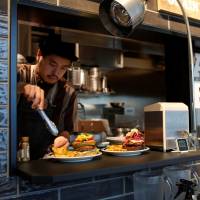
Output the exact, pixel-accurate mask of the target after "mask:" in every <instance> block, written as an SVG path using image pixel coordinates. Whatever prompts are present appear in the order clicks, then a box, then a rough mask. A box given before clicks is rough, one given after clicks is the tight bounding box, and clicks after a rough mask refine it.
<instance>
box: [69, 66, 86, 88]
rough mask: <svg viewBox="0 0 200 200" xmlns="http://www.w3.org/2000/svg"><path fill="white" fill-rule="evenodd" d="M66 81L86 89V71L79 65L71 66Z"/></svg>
mask: <svg viewBox="0 0 200 200" xmlns="http://www.w3.org/2000/svg"><path fill="white" fill-rule="evenodd" d="M67 79H68V81H69V82H71V83H72V85H73V86H74V87H75V88H78V89H83V90H87V89H88V72H87V70H84V69H81V68H80V67H73V68H72V69H71V70H70V71H69V72H68V77H67Z"/></svg>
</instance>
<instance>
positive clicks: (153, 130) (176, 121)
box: [144, 102, 189, 152]
mask: <svg viewBox="0 0 200 200" xmlns="http://www.w3.org/2000/svg"><path fill="white" fill-rule="evenodd" d="M183 131H186V132H189V113H188V106H187V105H185V104H184V103H169V102H158V103H155V104H151V105H147V106H145V107H144V132H145V144H146V146H148V147H151V148H154V149H158V150H162V151H164V152H166V151H168V150H173V149H176V139H177V138H180V137H181V135H180V134H181V132H183Z"/></svg>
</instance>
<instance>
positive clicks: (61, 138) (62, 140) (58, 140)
mask: <svg viewBox="0 0 200 200" xmlns="http://www.w3.org/2000/svg"><path fill="white" fill-rule="evenodd" d="M68 145H69V142H68V140H67V138H65V137H64V136H59V137H57V138H56V139H55V140H54V144H53V146H54V147H56V148H59V147H62V146H65V148H67V147H68Z"/></svg>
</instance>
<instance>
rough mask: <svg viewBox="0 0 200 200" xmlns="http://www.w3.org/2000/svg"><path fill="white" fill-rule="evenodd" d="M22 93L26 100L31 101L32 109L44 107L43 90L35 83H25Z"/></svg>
mask: <svg viewBox="0 0 200 200" xmlns="http://www.w3.org/2000/svg"><path fill="white" fill-rule="evenodd" d="M23 94H24V96H25V97H26V98H27V100H28V101H31V102H33V103H32V106H31V107H32V108H33V109H36V108H38V109H41V110H43V109H44V90H43V89H41V88H40V87H38V86H36V85H31V84H26V85H25V86H24V89H23Z"/></svg>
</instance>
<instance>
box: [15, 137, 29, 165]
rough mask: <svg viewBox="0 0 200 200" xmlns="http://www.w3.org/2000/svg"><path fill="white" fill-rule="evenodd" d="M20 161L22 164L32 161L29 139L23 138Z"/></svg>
mask: <svg viewBox="0 0 200 200" xmlns="http://www.w3.org/2000/svg"><path fill="white" fill-rule="evenodd" d="M18 160H19V161H22V162H26V161H29V160H30V146H29V137H21V141H20V149H19V158H18Z"/></svg>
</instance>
